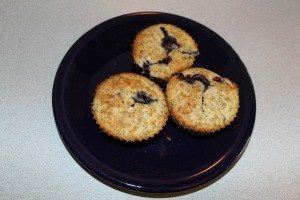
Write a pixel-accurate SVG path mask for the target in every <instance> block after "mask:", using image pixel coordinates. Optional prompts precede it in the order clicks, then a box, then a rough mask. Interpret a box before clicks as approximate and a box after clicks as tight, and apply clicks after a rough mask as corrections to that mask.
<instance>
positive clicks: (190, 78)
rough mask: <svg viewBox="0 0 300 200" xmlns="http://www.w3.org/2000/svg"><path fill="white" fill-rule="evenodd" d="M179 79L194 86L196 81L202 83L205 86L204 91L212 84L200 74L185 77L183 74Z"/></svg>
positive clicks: (180, 74)
mask: <svg viewBox="0 0 300 200" xmlns="http://www.w3.org/2000/svg"><path fill="white" fill-rule="evenodd" d="M177 77H178V78H179V79H180V80H182V81H185V82H187V83H189V84H194V83H195V81H200V82H201V83H202V84H203V85H204V91H205V90H206V89H207V88H208V86H210V82H209V81H208V80H207V79H206V78H205V77H204V76H202V75H200V74H194V75H192V76H191V75H190V74H188V75H186V76H185V75H183V74H182V73H179V74H177Z"/></svg>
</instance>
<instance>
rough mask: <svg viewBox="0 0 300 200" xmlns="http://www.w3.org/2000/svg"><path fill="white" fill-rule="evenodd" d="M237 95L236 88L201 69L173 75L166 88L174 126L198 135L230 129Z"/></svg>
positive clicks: (235, 109)
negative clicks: (228, 127)
mask: <svg viewBox="0 0 300 200" xmlns="http://www.w3.org/2000/svg"><path fill="white" fill-rule="evenodd" d="M238 93H239V89H238V86H237V84H235V83H234V82H232V81H230V80H229V79H227V78H223V77H221V76H220V75H218V74H216V73H214V72H212V71H209V70H207V69H204V68H191V69H187V70H185V71H182V72H180V73H178V74H176V75H175V76H174V77H173V78H172V79H171V80H170V81H169V83H168V85H167V88H166V96H167V102H168V105H169V109H170V112H171V115H172V117H173V119H174V120H175V122H176V123H177V124H179V125H180V126H181V127H182V128H184V129H187V130H190V131H192V132H198V133H212V132H215V131H218V130H220V129H222V128H224V127H225V126H227V125H229V124H230V123H231V122H232V121H233V120H234V118H235V117H236V116H237V113H238V109H239V94H238Z"/></svg>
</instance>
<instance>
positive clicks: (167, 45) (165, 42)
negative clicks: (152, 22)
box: [160, 27, 180, 53]
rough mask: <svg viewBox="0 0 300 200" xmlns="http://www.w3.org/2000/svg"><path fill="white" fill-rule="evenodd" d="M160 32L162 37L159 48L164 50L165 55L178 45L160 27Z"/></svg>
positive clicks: (175, 40) (174, 39)
mask: <svg viewBox="0 0 300 200" xmlns="http://www.w3.org/2000/svg"><path fill="white" fill-rule="evenodd" d="M160 30H161V31H162V32H163V34H164V37H163V39H162V41H161V46H162V47H163V48H164V49H165V50H166V52H167V53H170V52H171V51H173V50H174V49H176V48H178V47H180V45H179V44H178V43H177V39H176V38H174V37H172V36H170V35H169V34H168V32H167V30H166V29H165V28H164V27H160Z"/></svg>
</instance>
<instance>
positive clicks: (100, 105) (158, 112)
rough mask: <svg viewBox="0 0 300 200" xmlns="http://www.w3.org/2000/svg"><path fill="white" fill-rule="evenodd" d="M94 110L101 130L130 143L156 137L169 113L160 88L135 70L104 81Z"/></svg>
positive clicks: (98, 87)
mask: <svg viewBox="0 0 300 200" xmlns="http://www.w3.org/2000/svg"><path fill="white" fill-rule="evenodd" d="M91 110H92V113H93V116H94V119H95V120H96V123H97V124H98V125H99V127H100V129H102V130H103V131H104V132H106V133H107V134H108V135H109V136H112V137H114V138H116V139H119V140H122V141H127V142H129V141H130V142H135V141H142V140H147V139H149V138H151V137H154V135H156V134H158V133H159V132H160V131H161V130H162V129H163V127H164V126H165V124H166V121H167V119H168V116H169V111H168V106H167V103H166V99H165V95H164V93H163V92H162V90H161V88H160V87H159V86H158V85H156V84H155V83H154V82H152V81H151V80H149V79H147V78H146V77H144V76H141V75H138V74H133V73H120V74H117V75H113V76H111V77H109V78H108V79H106V80H104V81H103V82H101V83H100V84H99V85H98V86H97V88H96V91H95V96H94V99H93V103H92V106H91Z"/></svg>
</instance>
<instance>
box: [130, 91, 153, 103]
mask: <svg viewBox="0 0 300 200" xmlns="http://www.w3.org/2000/svg"><path fill="white" fill-rule="evenodd" d="M132 99H133V100H134V102H135V103H140V104H150V103H152V102H153V101H157V99H152V98H151V97H150V95H147V94H146V92H144V91H141V92H138V93H137V94H136V96H134V97H132ZM131 106H132V107H133V106H134V104H133V105H131Z"/></svg>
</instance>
